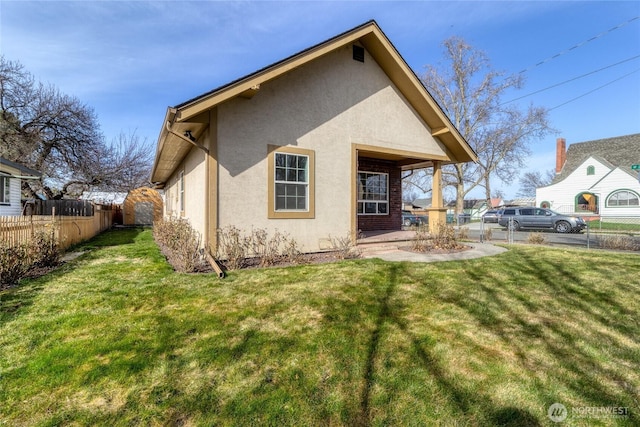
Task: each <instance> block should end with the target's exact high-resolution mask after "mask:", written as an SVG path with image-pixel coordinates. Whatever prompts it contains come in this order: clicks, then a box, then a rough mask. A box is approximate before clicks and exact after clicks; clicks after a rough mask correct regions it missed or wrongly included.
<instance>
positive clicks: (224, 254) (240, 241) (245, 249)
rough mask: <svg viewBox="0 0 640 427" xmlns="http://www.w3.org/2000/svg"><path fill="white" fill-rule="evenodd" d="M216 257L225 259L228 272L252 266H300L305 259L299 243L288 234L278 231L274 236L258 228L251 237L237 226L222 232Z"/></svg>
mask: <svg viewBox="0 0 640 427" xmlns="http://www.w3.org/2000/svg"><path fill="white" fill-rule="evenodd" d="M216 258H218V259H220V260H222V261H223V263H224V266H225V268H226V269H228V270H237V269H239V268H244V267H247V266H249V265H250V264H252V265H257V266H259V267H269V266H272V265H276V264H278V263H280V262H284V263H290V264H298V263H300V262H302V260H303V257H302V254H301V252H300V250H299V248H298V243H297V242H296V241H295V240H294V239H293V238H290V237H289V236H288V235H287V234H284V233H281V232H279V231H278V230H275V232H274V234H273V235H271V236H270V235H269V233H268V232H267V230H265V229H262V228H257V229H252V230H251V233H250V234H249V235H244V234H243V232H242V231H241V230H240V229H238V228H237V227H235V226H228V227H225V228H223V229H220V230H218V252H217V253H216ZM250 260H252V261H253V262H250Z"/></svg>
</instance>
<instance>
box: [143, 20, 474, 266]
mask: <svg viewBox="0 0 640 427" xmlns="http://www.w3.org/2000/svg"><path fill="white" fill-rule="evenodd" d="M476 159H477V157H476V154H475V153H474V151H473V150H472V149H471V147H470V146H469V145H468V143H467V142H466V141H465V140H464V138H463V137H462V136H461V135H460V134H459V132H458V130H457V129H456V128H455V127H454V126H453V125H452V123H451V122H450V120H449V119H448V118H447V116H446V115H445V114H444V113H443V111H442V110H441V109H440V108H439V107H438V105H437V104H436V102H435V101H434V99H433V98H432V97H431V95H430V94H429V93H428V92H427V90H426V89H425V88H424V86H423V85H422V84H421V82H420V80H419V78H418V77H417V76H416V75H415V73H414V72H413V71H412V70H411V68H410V67H409V66H408V65H407V64H406V62H405V61H404V60H403V58H402V57H401V56H400V54H399V53H398V51H397V50H396V49H395V48H394V46H393V45H392V44H391V42H390V41H389V40H388V39H387V37H386V36H385V34H384V33H383V32H382V30H381V29H380V27H379V26H378V25H377V23H376V22H374V21H370V22H367V23H365V24H363V25H361V26H358V27H356V28H354V29H352V30H349V31H347V32H345V33H342V34H339V35H337V36H335V37H333V38H331V39H329V40H327V41H325V42H322V43H320V44H318V45H315V46H313V47H310V48H308V49H306V50H304V51H302V52H299V53H297V54H295V55H293V56H290V57H288V58H286V59H284V60H282V61H279V62H277V63H275V64H273V65H270V66H268V67H266V68H263V69H261V70H259V71H257V72H255V73H252V74H250V75H248V76H245V77H242V78H240V79H238V80H235V81H233V82H231V83H229V84H227V85H224V86H222V87H219V88H217V89H214V90H212V91H210V92H208V93H205V94H203V95H201V96H198V97H196V98H194V99H191V100H188V101H186V102H184V103H182V104H180V105H177V106H175V107H172V108H168V110H167V113H166V116H165V118H164V121H163V124H162V130H161V132H160V136H159V139H158V146H157V152H156V157H155V162H154V166H153V170H152V174H151V182H153V183H154V185H156V187H157V188H164V194H165V204H164V213H165V216H178V217H183V218H187V219H188V220H189V221H190V223H191V224H192V226H193V227H194V228H195V229H196V230H197V231H198V232H199V233H200V234H201V236H202V240H203V243H204V245H205V247H207V249H208V250H209V251H210V253H212V254H215V251H216V248H217V230H219V229H222V228H224V227H227V226H235V227H238V228H240V229H242V230H247V231H248V230H251V228H252V227H254V228H263V229H267V230H268V231H270V232H273V231H275V230H279V231H283V232H287V233H288V234H289V235H290V236H292V237H293V238H295V239H296V241H297V242H298V244H299V245H300V247H301V248H302V249H303V250H304V251H316V250H321V249H326V248H327V245H328V242H329V239H330V237H342V236H347V235H349V234H350V235H352V236H355V235H356V234H357V232H358V231H359V230H361V231H368V230H400V229H401V226H402V216H401V207H402V188H401V172H402V171H403V170H410V169H412V168H419V167H433V171H434V172H433V173H434V179H433V181H434V183H435V184H434V188H433V193H432V194H433V204H432V207H431V208H430V212H429V218H430V221H433V222H436V221H438V220H441V221H443V222H444V221H445V219H446V218H445V213H446V208H445V207H444V204H443V199H442V188H441V183H442V171H441V167H442V165H444V164H450V163H461V162H469V161H475V160H476Z"/></svg>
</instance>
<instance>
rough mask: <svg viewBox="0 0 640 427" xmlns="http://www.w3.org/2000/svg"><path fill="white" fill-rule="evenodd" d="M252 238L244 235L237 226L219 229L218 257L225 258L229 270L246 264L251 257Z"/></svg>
mask: <svg viewBox="0 0 640 427" xmlns="http://www.w3.org/2000/svg"><path fill="white" fill-rule="evenodd" d="M250 246H251V239H250V238H248V237H246V236H243V235H242V232H241V231H240V229H238V228H236V227H235V226H233V225H232V226H229V227H225V228H223V229H220V230H218V252H217V253H216V258H218V259H222V260H224V261H225V262H224V265H225V267H226V268H227V269H228V270H237V269H239V268H242V267H244V266H245V263H246V259H247V258H248V257H249V248H250Z"/></svg>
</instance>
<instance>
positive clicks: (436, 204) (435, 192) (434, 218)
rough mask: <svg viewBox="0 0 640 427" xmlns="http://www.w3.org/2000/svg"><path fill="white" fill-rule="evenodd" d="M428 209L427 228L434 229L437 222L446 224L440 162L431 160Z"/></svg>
mask: <svg viewBox="0 0 640 427" xmlns="http://www.w3.org/2000/svg"><path fill="white" fill-rule="evenodd" d="M428 211H429V230H431V232H433V231H435V230H436V229H437V227H438V224H446V222H447V208H446V207H445V206H444V199H443V197H442V163H441V162H439V161H436V160H434V162H433V183H432V189H431V208H430V209H428Z"/></svg>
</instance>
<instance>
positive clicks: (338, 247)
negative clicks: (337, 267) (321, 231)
mask: <svg viewBox="0 0 640 427" xmlns="http://www.w3.org/2000/svg"><path fill="white" fill-rule="evenodd" d="M329 240H330V241H331V248H332V249H333V250H334V251H336V255H337V257H338V258H339V259H355V258H360V255H361V254H362V253H361V252H360V250H359V249H358V248H357V245H356V239H354V238H353V237H352V236H351V233H347V235H346V236H344V237H331V236H329Z"/></svg>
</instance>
